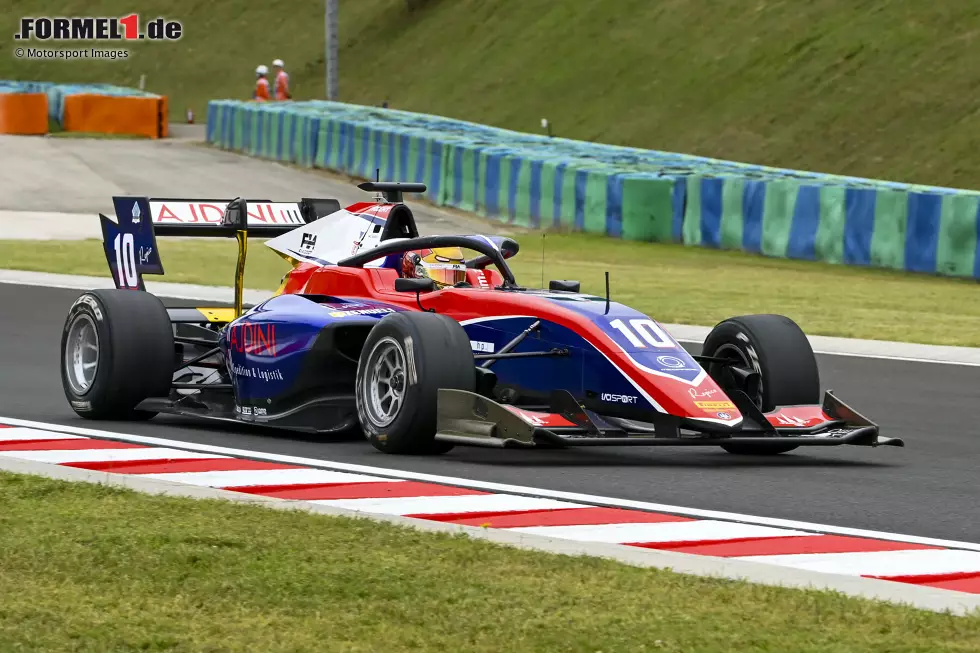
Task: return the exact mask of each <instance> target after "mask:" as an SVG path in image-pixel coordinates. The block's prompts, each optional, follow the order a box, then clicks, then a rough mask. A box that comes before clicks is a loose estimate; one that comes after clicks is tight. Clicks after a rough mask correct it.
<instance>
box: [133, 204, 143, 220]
mask: <svg viewBox="0 0 980 653" xmlns="http://www.w3.org/2000/svg"><path fill="white" fill-rule="evenodd" d="M142 214H143V212H142V211H140V203H139V202H133V213H132V215H133V224H139V223H140V216H141V215H142Z"/></svg>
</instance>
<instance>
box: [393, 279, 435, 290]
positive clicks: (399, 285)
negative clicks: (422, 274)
mask: <svg viewBox="0 0 980 653" xmlns="http://www.w3.org/2000/svg"><path fill="white" fill-rule="evenodd" d="M435 289H436V282H435V281H433V280H432V279H401V278H399V279H395V292H429V291H430V290H435Z"/></svg>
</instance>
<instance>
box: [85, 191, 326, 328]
mask: <svg viewBox="0 0 980 653" xmlns="http://www.w3.org/2000/svg"><path fill="white" fill-rule="evenodd" d="M112 203H113V208H114V210H115V214H116V221H113V220H111V219H109V218H108V217H106V216H105V215H103V214H101V213H100V214H99V221H100V222H101V225H102V242H103V249H104V251H105V256H106V261H107V262H108V264H109V270H110V271H111V272H112V279H113V281H114V282H115V284H116V288H121V289H128V290H146V286H145V284H144V282H143V275H144V274H163V262H162V261H161V260H160V252H159V250H158V249H157V243H156V237H157V236H165V237H169V236H178V237H191V238H195V237H203V238H235V239H236V240H237V241H238V269H237V271H236V275H235V309H236V314H237V315H240V314H241V297H242V290H243V288H242V283H243V280H244V276H245V254H246V251H247V242H248V236H249V235H253V236H257V237H259V238H273V237H275V236H280V235H282V234H285V233H287V232H289V231H292V230H293V229H295V228H297V227H302V226H303V225H305V224H308V223H310V222H313V221H315V220H318V219H319V218H322V217H325V216H327V215H330V214H331V213H334V212H335V211H338V210H340V202H339V201H337V200H335V199H316V198H303V199H302V200H301V201H299V202H272V201H269V200H246V199H243V198H236V199H234V200H230V201H229V200H189V199H175V198H150V197H129V196H117V197H113V198H112Z"/></svg>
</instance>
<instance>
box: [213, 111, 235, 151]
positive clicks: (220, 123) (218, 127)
mask: <svg viewBox="0 0 980 653" xmlns="http://www.w3.org/2000/svg"><path fill="white" fill-rule="evenodd" d="M213 104H216V105H217V106H216V109H215V110H214V111H211V110H210V107H209V110H208V113H209V114H210V115H209V116H208V121H209V122H210V123H211V124H210V125H208V132H207V133H208V137H209V139H210V142H211V143H212V144H214V145H217V146H218V147H221V148H227V147H228V146H227V144H225V143H224V142H223V140H222V134H224V125H225V107H224V105H223V104H218V103H213ZM231 111H234V112H235V113H238V107H234V108H232V109H231Z"/></svg>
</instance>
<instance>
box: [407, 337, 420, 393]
mask: <svg viewBox="0 0 980 653" xmlns="http://www.w3.org/2000/svg"><path fill="white" fill-rule="evenodd" d="M404 342H405V367H407V368H408V370H407V374H406V376H407V377H408V385H417V384H418V382H419V373H418V370H417V369H416V367H415V341H414V340H412V336H405V341H404Z"/></svg>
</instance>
